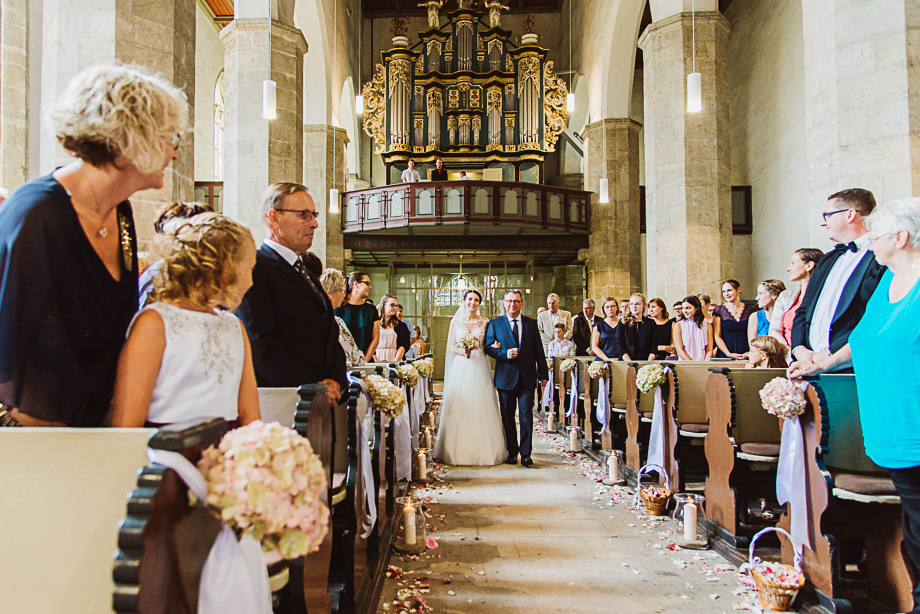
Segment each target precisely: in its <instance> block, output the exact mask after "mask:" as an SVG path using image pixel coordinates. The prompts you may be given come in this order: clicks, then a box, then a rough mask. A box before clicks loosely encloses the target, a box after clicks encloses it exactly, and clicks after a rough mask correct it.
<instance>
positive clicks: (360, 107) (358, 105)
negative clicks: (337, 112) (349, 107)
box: [355, 83, 364, 115]
mask: <svg viewBox="0 0 920 614" xmlns="http://www.w3.org/2000/svg"><path fill="white" fill-rule="evenodd" d="M358 85H359V86H360V85H361V84H360V83H359V84H358ZM355 115H364V96H362V95H361V94H358V95H357V96H355Z"/></svg>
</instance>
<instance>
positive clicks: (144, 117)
mask: <svg viewBox="0 0 920 614" xmlns="http://www.w3.org/2000/svg"><path fill="white" fill-rule="evenodd" d="M51 121H52V127H53V129H54V132H55V135H56V136H57V139H58V141H59V142H60V143H61V145H62V146H63V148H64V149H65V150H66V151H67V152H68V153H69V154H70V155H72V156H73V157H74V158H76V160H75V161H74V162H71V163H70V164H67V165H65V166H63V167H61V168H58V169H57V170H55V171H54V172H52V173H51V174H49V175H45V176H44V177H39V178H38V179H34V180H32V181H30V182H28V183H26V184H25V185H23V186H21V187H20V188H19V189H17V190H16V191H15V192H13V194H12V195H11V196H10V198H9V199H8V200H7V201H6V202H5V203H3V207H2V208H0V263H3V264H2V266H0V288H2V290H0V406H5V407H7V408H8V409H4V408H3V407H0V414H5V413H9V414H10V417H11V418H12V421H18V422H20V423H22V424H23V425H25V426H86V427H95V426H102V424H103V421H104V418H105V416H106V414H107V413H108V411H109V407H110V404H111V401H112V389H113V387H114V384H115V372H116V368H117V363H118V355H119V352H120V351H121V347H122V345H123V344H124V340H125V333H126V332H127V330H128V325H129V324H130V322H131V318H132V316H133V315H134V312H135V311H137V274H138V263H137V238H136V235H135V231H134V217H133V214H132V210H131V203H130V202H128V198H130V197H131V196H132V195H133V194H134V193H136V192H139V191H141V190H147V189H159V188H162V187H163V172H164V170H165V169H166V167H167V166H169V164H170V163H171V162H172V161H173V160H177V159H178V157H179V149H178V146H179V139H180V137H181V135H182V133H183V132H185V130H187V128H188V102H187V101H186V98H185V95H184V94H183V93H182V92H181V91H179V90H178V89H176V88H175V87H173V86H172V85H170V84H169V83H167V82H166V81H164V80H162V79H161V78H159V77H154V76H152V75H150V74H148V73H147V72H145V71H144V70H143V69H140V68H136V67H128V66H105V65H97V66H93V67H91V68H88V69H86V70H84V71H82V72H80V73H79V74H78V75H77V76H76V77H74V79H73V80H72V81H71V83H70V85H69V86H68V87H67V89H66V90H65V91H64V93H63V94H62V96H61V98H60V100H59V101H58V104H57V106H56V107H55V109H54V111H53V112H52V115H51ZM4 421H5V420H4V419H3V416H2V415H0V422H4Z"/></svg>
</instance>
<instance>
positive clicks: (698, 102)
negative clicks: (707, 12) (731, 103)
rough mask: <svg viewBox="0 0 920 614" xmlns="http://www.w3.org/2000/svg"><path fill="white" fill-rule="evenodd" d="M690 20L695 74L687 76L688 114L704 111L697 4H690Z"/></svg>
mask: <svg viewBox="0 0 920 614" xmlns="http://www.w3.org/2000/svg"><path fill="white" fill-rule="evenodd" d="M690 19H691V20H692V31H693V44H692V49H693V72H692V73H690V74H689V75H687V112H688V113H699V112H700V111H702V110H703V75H701V74H700V73H698V72H696V3H695V2H691V3H690Z"/></svg>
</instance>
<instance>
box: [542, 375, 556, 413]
mask: <svg viewBox="0 0 920 614" xmlns="http://www.w3.org/2000/svg"><path fill="white" fill-rule="evenodd" d="M554 373H555V371H553V370H552V369H550V372H549V379H548V380H547V381H546V386H544V387H543V407H548V408H549V409H550V410H552V409H553V406H554V405H555V403H553V397H554V396H555V395H554V394H553V393H554V392H555V390H556V384H555V383H554V382H553V380H554V377H553V375H554Z"/></svg>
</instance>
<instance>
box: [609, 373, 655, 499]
mask: <svg viewBox="0 0 920 614" xmlns="http://www.w3.org/2000/svg"><path fill="white" fill-rule="evenodd" d="M614 364H616V363H614ZM625 364H627V365H628V366H627V368H626V399H627V400H626V433H627V434H626V468H625V469H624V471H625V472H626V477H627V480H630V479H632V478H633V477H634V476H635V475H636V473H638V471H639V470H640V469H641V468H642V465H643V458H642V457H643V456H644V455H643V454H642V451H641V450H640V443H639V440H640V435H639V425H640V422H641V417H642V416H643V415H646V414H647V415H651V414H652V411H653V410H654V409H655V393H654V391H652V392H649V393H646V394H643V393H641V392H639V389H638V388H636V374H637V373H638V371H639V369H640V368H642V367H643V366H644V365H647V364H655V363H653V362H649V361H639V362H630V363H625ZM647 420H648V422H651V420H650V419H647ZM644 431H645V437H646V439H647V438H648V429H647V428H646V429H644ZM643 445H644V446H645V447H646V449H647V446H648V442H647V441H646V442H645V444H643ZM662 483H664V482H663V479H662Z"/></svg>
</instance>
